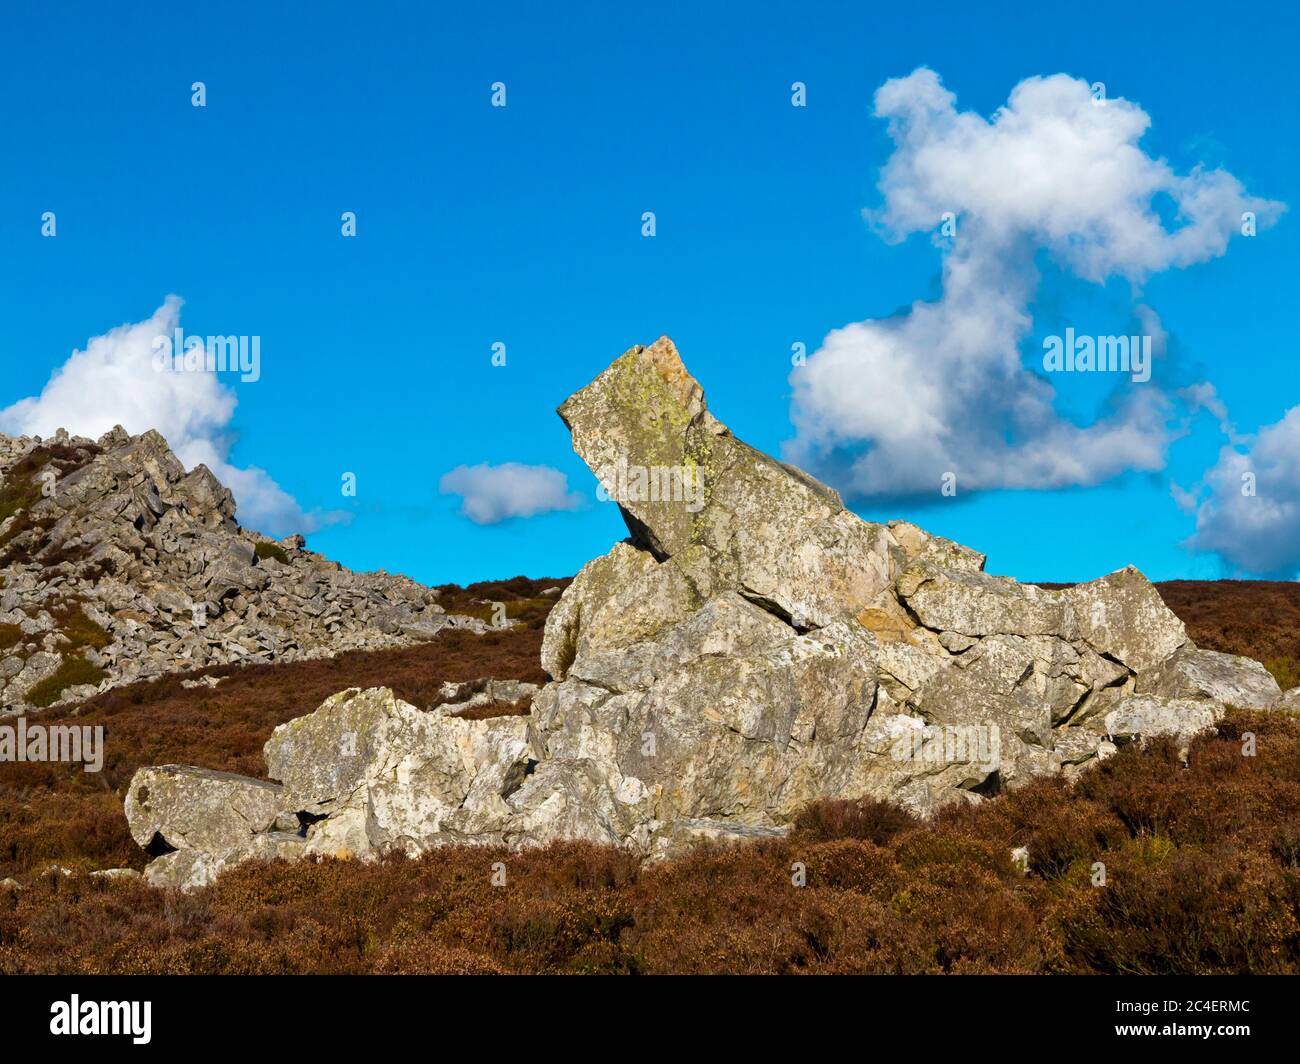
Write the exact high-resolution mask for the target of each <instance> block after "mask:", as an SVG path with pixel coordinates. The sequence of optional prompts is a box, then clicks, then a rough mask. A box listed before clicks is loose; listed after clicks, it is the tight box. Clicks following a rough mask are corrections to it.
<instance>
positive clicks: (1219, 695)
mask: <svg viewBox="0 0 1300 1064" xmlns="http://www.w3.org/2000/svg"><path fill="white" fill-rule="evenodd" d="M1137 693H1138V694H1142V695H1145V694H1150V695H1157V696H1159V697H1161V698H1199V699H1206V700H1209V701H1212V702H1219V703H1222V704H1223V705H1227V706H1238V707H1240V708H1242V709H1269V708H1272V707H1274V706H1276V705H1278V703H1280V702H1281V701H1282V689H1281V688H1280V687H1279V686H1278V684H1277V680H1275V679H1274V678H1273V675H1272V673H1270V672H1269V671H1268V670H1267V669H1266V668H1264V666H1263V665H1261V664H1260V663H1259V662H1258V661H1254V660H1252V659H1251V658H1242V657H1237V656H1236V655H1234V654H1220V653H1218V652H1217V651H1213V650H1194V649H1190V648H1188V647H1183V648H1182V649H1181V650H1179V651H1178V653H1176V654H1175V655H1174V656H1173V657H1171V658H1169V660H1167V661H1165V662H1164V663H1163V664H1162V665H1161V666H1160V667H1159V668H1158V669H1155V670H1153V671H1152V672H1150V673H1148V674H1147V675H1145V676H1142V677H1140V678H1139V679H1138V684H1137Z"/></svg>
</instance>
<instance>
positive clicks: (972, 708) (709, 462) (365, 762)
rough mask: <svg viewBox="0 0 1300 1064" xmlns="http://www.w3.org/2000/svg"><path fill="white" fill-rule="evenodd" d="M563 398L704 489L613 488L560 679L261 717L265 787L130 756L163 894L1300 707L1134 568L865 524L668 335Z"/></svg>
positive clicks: (679, 843) (696, 829)
mask: <svg viewBox="0 0 1300 1064" xmlns="http://www.w3.org/2000/svg"><path fill="white" fill-rule="evenodd" d="M559 412H560V415H561V417H562V418H563V420H564V421H565V423H566V425H568V427H569V429H570V432H571V434H572V437H573V443H574V447H575V450H576V451H577V452H578V454H579V455H580V456H581V457H582V458H583V459H584V461H586V462H587V464H588V465H589V466H590V467H591V468H592V470H593V472H595V473H596V474H597V476H598V477H607V476H609V473H608V471H609V470H610V469H613V468H618V469H620V470H626V469H640V470H647V471H650V470H658V471H662V470H675V471H677V474H678V477H679V479H678V484H679V486H680V485H681V483H683V482H688V483H691V484H695V485H699V486H701V487H702V489H703V496H702V498H700V499H695V500H694V501H693V502H692V503H691V504H690V505H685V504H684V500H683V497H682V495H681V494H680V493H677V494H673V493H669V495H668V497H664V495H663V494H662V493H661V494H660V495H659V496H658V497H656V496H655V493H654V492H648V493H647V492H642V491H636V492H631V493H627V492H624V493H623V494H622V495H621V497H620V498H619V504H620V506H621V508H622V511H623V514H624V517H625V519H626V523H627V526H628V529H629V531H630V533H631V535H630V537H629V539H627V540H625V541H624V542H622V543H619V544H617V545H616V546H615V547H614V548H613V549H612V550H611V551H610V552H609V553H608V554H606V555H604V556H603V557H601V558H597V559H595V560H594V561H592V562H590V563H589V564H588V565H586V566H585V567H584V568H583V569H582V571H581V572H580V573H579V574H578V576H577V578H576V579H575V580H574V581H573V583H572V584H571V585H570V586H569V587H568V588H567V589H566V590H565V592H564V594H563V595H562V596H561V598H560V600H559V602H558V603H557V605H556V606H555V608H554V610H553V611H552V612H551V614H550V617H549V618H548V621H547V625H546V632H545V639H544V642H543V646H542V665H543V668H544V669H545V670H546V671H547V672H548V673H549V675H550V676H551V678H552V679H551V682H550V683H548V684H547V685H546V686H545V687H543V688H542V689H541V690H540V691H537V692H535V693H531V692H530V693H531V694H532V698H531V710H530V712H529V713H528V714H527V715H511V716H504V717H490V718H488V719H471V717H470V716H469V715H462V711H461V710H460V709H459V708H458V702H459V701H463V693H458V692H452V691H449V692H448V698H447V700H446V701H445V702H444V703H443V704H442V705H439V706H436V707H434V708H433V709H432V710H431V711H430V712H427V713H426V712H421V711H419V710H417V709H415V707H412V706H410V705H407V704H406V703H404V702H402V701H401V700H400V699H397V698H396V697H395V696H394V695H393V694H392V692H391V691H388V690H386V689H373V690H368V691H360V690H352V691H345V692H341V693H339V694H337V695H335V696H334V697H332V698H330V699H329V700H327V701H326V702H325V703H324V704H323V705H322V706H321V707H320V709H318V710H317V711H316V712H315V713H313V714H310V715H308V716H306V717H302V718H298V719H297V720H294V721H291V722H289V723H287V724H284V725H282V726H280V727H279V728H277V729H276V731H275V733H274V735H273V736H272V737H271V739H270V740H269V741H268V742H267V744H266V747H265V751H264V754H265V758H266V763H267V775H268V776H269V777H270V780H269V781H266V780H254V779H249V778H244V777H238V776H229V775H226V774H214V773H210V772H207V771H206V770H203V769H198V768H190V767H185V766H163V767H160V768H151V769H142V770H140V772H138V773H137V774H136V776H135V778H134V779H133V781H132V783H131V787H130V790H129V793H128V796H127V799H126V813H127V817H128V820H129V822H130V825H131V829H132V833H133V835H134V837H135V838H136V840H137V841H138V842H139V843H140V844H141V845H142V846H144V847H146V848H147V849H148V850H149V852H151V853H153V854H155V855H156V860H155V861H154V862H153V863H152V864H151V865H150V866H149V867H148V869H147V871H146V875H147V876H148V878H149V879H150V880H151V881H152V882H154V883H157V884H159V885H170V886H179V887H182V888H189V887H193V886H196V885H199V884H201V883H203V882H206V881H208V880H209V879H210V878H211V877H212V876H213V875H215V874H217V873H218V872H219V871H220V870H221V869H222V868H224V867H227V866H229V865H230V864H232V863H237V862H238V861H241V860H246V859H248V858H251V857H270V856H283V857H301V856H310V855H349V856H371V855H376V854H379V853H382V852H385V851H389V850H400V851H403V852H406V853H411V854H414V853H418V852H421V851H422V850H425V849H428V848H430V847H433V846H438V845H443V844H448V843H486V844H503V845H508V846H525V845H532V844H540V843H545V842H548V841H551V840H554V839H562V838H580V839H588V840H592V841H595V842H599V843H604V844H611V845H617V846H625V847H629V848H631V849H633V850H634V851H636V852H638V853H640V854H643V855H646V856H648V857H651V858H659V857H664V856H669V855H672V854H675V853H678V852H680V851H681V850H683V849H684V848H687V847H689V846H691V845H694V844H695V843H697V842H699V841H701V840H709V839H711V840H726V839H744V838H753V837H759V836H763V835H771V834H779V833H782V832H784V831H785V830H786V829H787V828H788V825H789V824H790V822H791V820H792V819H793V817H794V816H795V815H796V813H797V812H798V810H799V809H800V808H802V807H803V806H804V805H806V804H807V803H808V802H810V801H813V800H815V799H819V798H828V797H834V798H856V797H862V796H871V797H875V798H881V799H887V800H889V801H892V802H895V803H898V804H900V805H903V806H905V807H907V808H909V809H911V810H913V811H915V812H917V813H919V814H921V815H928V814H929V813H931V812H933V811H934V810H935V809H937V808H939V807H941V806H943V805H945V804H947V803H950V802H960V801H965V802H973V803H975V802H981V801H984V800H986V799H987V798H989V797H990V796H992V795H995V794H996V793H997V792H998V791H1000V790H1002V789H1004V788H1010V787H1017V786H1020V785H1021V784H1023V783H1024V782H1025V781H1027V780H1029V779H1032V778H1034V777H1036V776H1043V775H1061V776H1064V777H1067V778H1072V777H1074V776H1076V775H1077V774H1078V773H1079V772H1081V771H1084V770H1086V768H1087V767H1088V766H1089V765H1091V764H1094V763H1096V762H1097V761H1098V760H1100V759H1103V758H1105V757H1108V756H1110V755H1111V754H1112V753H1114V751H1115V750H1116V748H1117V746H1118V745H1120V744H1123V743H1127V742H1134V741H1137V742H1142V741H1145V740H1146V739H1147V738H1150V737H1153V736H1162V735H1167V736H1172V737H1174V738H1175V739H1176V740H1177V741H1179V742H1180V743H1182V744H1184V745H1185V744H1186V743H1188V742H1190V740H1191V738H1192V737H1193V736H1194V735H1195V734H1197V733H1198V732H1200V731H1202V730H1205V729H1206V728H1209V727H1211V726H1212V725H1213V724H1214V722H1215V721H1216V720H1217V719H1218V718H1219V717H1221V716H1222V714H1223V713H1224V712H1225V709H1226V707H1227V706H1229V705H1241V706H1251V707H1253V708H1262V709H1276V710H1279V711H1281V710H1286V709H1291V708H1294V707H1295V706H1296V702H1297V699H1296V696H1297V694H1300V692H1297V691H1292V692H1290V693H1288V694H1287V695H1285V696H1284V695H1283V693H1282V692H1281V690H1279V688H1278V685H1277V683H1276V681H1274V680H1273V678H1272V676H1271V675H1270V674H1269V673H1268V672H1267V671H1266V670H1265V669H1264V668H1263V666H1261V665H1259V664H1258V663H1257V662H1254V661H1252V660H1250V659H1246V658H1238V657H1233V656H1231V655H1226V654H1217V653H1213V652H1209V651H1203V650H1200V649H1198V648H1197V647H1196V646H1195V645H1193V644H1192V643H1191V641H1190V640H1189V639H1188V637H1187V633H1186V631H1185V629H1184V627H1183V624H1182V622H1181V621H1179V620H1178V619H1177V617H1176V616H1175V615H1174V614H1173V613H1172V612H1171V611H1169V610H1168V609H1167V608H1166V607H1165V605H1164V603H1163V601H1162V600H1161V599H1160V597H1159V595H1158V594H1157V593H1156V591H1155V589H1154V588H1153V587H1152V586H1151V584H1150V583H1148V582H1147V580H1146V579H1145V578H1144V577H1143V576H1142V575H1141V574H1140V573H1139V572H1137V570H1135V569H1132V568H1129V569H1124V570H1121V571H1119V572H1116V573H1112V574H1110V575H1108V576H1105V577H1102V578H1101V579H1099V580H1095V581H1092V582H1091V583H1087V584H1081V585H1077V586H1074V587H1069V588H1064V589H1047V588H1041V587H1037V586H1034V585H1026V584H1020V583H1017V582H1016V581H1014V580H1011V579H1009V578H1005V577H997V576H992V575H989V574H988V573H986V572H984V561H985V559H984V557H983V555H981V554H979V553H977V552H975V551H973V550H970V549H968V548H966V547H963V546H960V545H959V544H956V543H953V542H951V541H948V540H945V539H941V538H939V537H935V536H932V535H930V534H928V533H926V532H925V531H923V530H922V529H920V528H918V527H916V526H915V525H912V524H908V523H905V522H891V523H889V524H877V523H871V522H866V521H862V520H861V519H859V518H858V517H856V516H855V515H854V514H852V513H851V512H850V511H848V510H846V509H845V508H844V506H843V504H842V502H841V500H840V497H839V496H838V495H837V494H836V493H835V492H834V491H833V490H832V489H830V488H828V487H826V486H825V485H822V484H820V483H818V482H817V481H815V480H814V479H812V478H811V477H809V476H807V475H806V474H804V473H802V472H801V471H799V470H797V469H794V468H792V467H790V466H787V465H784V464H783V463H780V462H778V461H775V460H774V459H772V458H770V457H768V456H766V455H764V454H762V453H761V452H758V451H756V450H754V449H753V448H751V447H749V446H747V445H746V444H744V443H743V442H741V441H740V440H738V439H736V438H735V437H734V436H733V435H732V434H731V432H730V430H728V429H727V427H726V426H725V425H724V424H722V422H720V421H718V420H717V419H716V418H715V417H714V416H713V415H712V414H711V413H710V412H709V411H708V409H707V406H706V404H705V401H704V393H703V390H702V389H701V388H700V386H699V384H698V383H697V382H696V381H695V380H694V378H693V377H691V376H690V374H689V373H688V372H687V371H686V368H685V366H684V365H683V364H682V362H681V359H680V357H679V356H678V354H677V351H676V349H675V348H674V347H673V345H672V343H671V342H670V341H668V340H667V339H666V338H665V339H661V340H659V341H658V342H657V343H655V344H654V345H652V346H650V347H634V348H632V349H631V350H630V351H628V352H627V353H625V354H624V355H623V356H622V357H620V358H619V359H617V360H616V361H615V362H614V363H613V364H612V365H611V366H610V367H609V368H608V369H607V370H605V372H603V373H602V374H601V375H600V376H599V377H597V378H596V380H594V381H593V382H592V383H591V384H590V385H588V386H587V387H586V388H584V389H582V390H581V391H580V392H578V393H577V394H575V395H574V396H572V397H571V398H570V399H569V400H568V401H567V402H566V403H564V405H563V406H561V408H560V411H559ZM659 482H660V483H661V484H666V483H670V480H669V479H666V478H661V479H660V481H659ZM605 486H606V488H607V489H610V490H611V492H613V491H614V490H615V485H613V484H610V483H606V485H605ZM697 503H698V504H697Z"/></svg>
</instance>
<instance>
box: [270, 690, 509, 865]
mask: <svg viewBox="0 0 1300 1064" xmlns="http://www.w3.org/2000/svg"><path fill="white" fill-rule="evenodd" d="M527 731H528V721H527V719H526V718H524V717H494V718H490V719H487V720H464V719H461V718H459V717H456V716H454V715H452V714H450V713H447V712H446V711H445V710H444V708H443V707H438V708H437V709H435V710H433V711H432V712H430V713H422V712H421V711H419V710H417V709H416V708H415V707H414V706H411V705H409V704H407V703H406V702H403V701H401V700H400V699H398V698H397V697H396V696H395V695H394V694H393V692H392V691H390V690H388V689H386V688H380V689H375V690H370V691H356V690H352V691H344V692H341V693H340V694H337V695H334V696H333V697H331V698H329V699H327V700H326V701H325V703H324V704H322V705H321V707H320V708H319V709H318V710H316V712H315V713H312V714H311V715H309V716H306V717H299V718H298V719H297V720H293V721H290V722H289V723H287V724H282V725H280V727H278V728H276V730H275V732H274V733H273V734H272V736H271V738H270V739H269V740H268V741H267V743H266V747H265V749H264V754H265V757H266V764H267V772H268V774H269V775H270V776H271V777H272V778H273V779H277V780H280V781H281V782H282V783H283V785H284V790H285V795H284V802H283V804H284V807H285V808H292V809H294V810H295V811H299V813H300V816H301V817H302V818H303V819H304V820H311V821H317V822H316V823H314V824H313V826H312V828H311V830H309V831H308V833H307V846H306V852H307V853H320V854H333V853H339V852H347V853H350V854H355V855H364V854H369V853H371V852H375V851H382V850H387V849H403V850H406V851H407V852H411V853H418V852H420V851H421V850H422V849H426V848H427V847H428V846H429V845H430V844H431V841H430V840H432V839H434V838H435V837H438V836H441V835H443V834H449V835H456V834H459V833H462V832H463V833H464V834H465V835H467V836H473V835H476V834H477V833H478V831H477V829H476V827H475V826H474V825H476V824H477V823H479V822H480V821H481V817H480V814H489V815H491V816H493V817H496V818H498V819H499V818H501V817H503V816H505V815H506V812H507V809H506V806H505V802H504V799H505V796H506V795H508V794H509V793H510V792H511V791H512V790H513V789H514V788H516V787H517V786H518V784H519V783H520V782H521V781H522V779H523V776H524V775H525V774H526V773H527V771H528V763H529V761H530V760H531V758H530V753H529V745H528V741H527Z"/></svg>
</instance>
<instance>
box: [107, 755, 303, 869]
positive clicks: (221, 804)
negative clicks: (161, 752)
mask: <svg viewBox="0 0 1300 1064" xmlns="http://www.w3.org/2000/svg"><path fill="white" fill-rule="evenodd" d="M281 808H282V795H281V788H280V787H279V786H278V785H276V784H274V783H267V782H265V781H263V780H254V779H249V778H248V777H246V776H237V775H235V774H234V773H230V772H212V771H209V770H208V769H202V768H189V767H186V766H184V765H163V766H161V767H159V768H142V769H139V770H138V771H137V772H136V774H135V775H134V776H133V777H132V778H131V785H130V787H129V788H128V790H127V795H126V820H127V824H128V825H129V827H130V829H131V837H132V838H133V839H135V841H136V842H137V843H139V844H140V845H141V846H145V847H147V846H149V845H151V844H152V843H153V841H154V836H155V835H157V836H161V838H162V840H163V842H165V843H166V844H167V845H168V846H171V847H174V848H176V849H194V850H207V851H213V852H221V851H225V850H228V849H232V848H234V847H236V846H239V845H241V844H243V843H245V842H246V841H247V840H248V839H250V838H251V837H252V836H254V835H256V834H258V833H259V832H263V831H267V830H269V829H270V827H271V825H272V824H273V823H274V822H275V818H276V816H277V815H278V814H279V812H280V810H281Z"/></svg>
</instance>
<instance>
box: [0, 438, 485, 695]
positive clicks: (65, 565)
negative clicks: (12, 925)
mask: <svg viewBox="0 0 1300 1064" xmlns="http://www.w3.org/2000/svg"><path fill="white" fill-rule="evenodd" d="M447 626H460V627H468V628H473V629H476V630H481V629H483V628H484V627H486V625H485V623H484V622H483V621H482V620H479V619H478V618H472V617H464V616H459V615H454V614H450V613H447V612H446V611H445V610H444V609H443V607H442V606H440V605H439V603H438V592H437V591H435V590H433V589H432V588H427V587H423V586H421V585H419V584H417V583H416V582H415V581H413V580H408V579H407V578H405V577H401V576H393V575H390V574H388V573H383V572H380V573H354V572H350V571H348V570H347V569H344V568H343V567H342V566H340V565H338V564H337V563H335V562H331V561H327V560H326V559H325V558H322V557H321V556H320V555H318V554H313V553H312V552H310V551H308V550H306V549H305V548H304V541H303V539H302V537H300V536H292V537H289V538H287V539H282V540H279V541H275V540H272V539H271V538H269V537H267V536H261V535H258V534H257V533H255V532H250V531H247V530H244V529H241V528H240V527H239V525H238V524H237V523H236V521H235V502H234V498H233V497H232V495H231V493H230V492H229V491H228V490H227V489H226V488H225V487H223V486H222V484H221V483H220V482H219V481H218V480H217V479H216V477H214V476H213V475H212V473H211V472H209V471H208V469H207V467H206V466H202V465H200V466H196V467H195V468H194V469H192V470H190V471H188V472H187V471H186V469H185V467H184V466H183V465H182V464H181V462H180V461H179V459H177V457H176V456H175V455H174V454H173V453H172V451H171V450H170V448H169V447H168V446H167V442H166V441H165V440H164V439H163V438H162V436H160V435H159V434H158V433H156V432H146V433H144V434H142V435H140V436H129V435H127V433H126V432H124V431H123V430H121V429H115V430H114V431H112V432H109V433H107V434H106V435H104V436H103V437H101V438H100V439H99V440H98V441H92V440H87V439H81V438H77V437H69V436H68V435H67V434H66V433H60V434H58V435H56V436H55V437H53V438H51V439H49V440H41V439H39V438H36V437H18V438H12V437H8V436H4V435H0V713H3V712H10V713H21V712H31V711H32V710H33V709H35V708H37V706H44V705H48V704H51V703H56V704H57V703H66V702H75V701H77V700H79V699H84V698H87V697H90V696H91V695H93V694H95V693H96V692H97V691H100V690H104V689H106V688H108V687H112V686H115V685H117V684H123V683H130V682H133V681H135V680H140V679H148V678H151V677H154V676H158V675H161V674H163V673H166V672H178V671H186V670H191V669H198V668H202V667H204V666H209V665H227V664H234V663H253V662H272V661H291V660H294V659H297V658H305V657H319V656H328V655H333V654H336V653H338V652H340V651H343V650H353V649H376V648H380V647H389V646H401V645H407V644H412V643H416V642H420V641H423V640H428V639H432V638H434V637H435V636H436V634H437V633H438V631H439V630H441V629H442V628H444V627H447Z"/></svg>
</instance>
